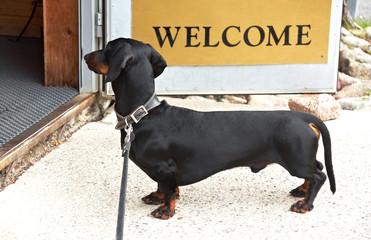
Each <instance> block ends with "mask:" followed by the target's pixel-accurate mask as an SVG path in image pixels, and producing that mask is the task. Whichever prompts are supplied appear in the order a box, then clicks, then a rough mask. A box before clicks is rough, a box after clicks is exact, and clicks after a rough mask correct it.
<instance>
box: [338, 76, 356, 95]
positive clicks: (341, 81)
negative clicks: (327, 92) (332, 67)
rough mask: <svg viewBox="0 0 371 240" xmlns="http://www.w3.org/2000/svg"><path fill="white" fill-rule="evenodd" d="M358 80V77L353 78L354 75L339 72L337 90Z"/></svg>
mask: <svg viewBox="0 0 371 240" xmlns="http://www.w3.org/2000/svg"><path fill="white" fill-rule="evenodd" d="M359 81H360V80H359V79H358V78H354V77H351V76H348V75H346V74H345V73H342V72H339V75H338V86H337V90H338V91H339V90H341V89H342V88H343V87H346V86H349V85H352V84H354V83H357V82H359Z"/></svg>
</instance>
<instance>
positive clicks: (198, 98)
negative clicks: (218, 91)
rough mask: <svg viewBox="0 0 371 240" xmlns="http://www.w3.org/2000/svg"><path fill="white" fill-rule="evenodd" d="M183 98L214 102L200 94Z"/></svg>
mask: <svg viewBox="0 0 371 240" xmlns="http://www.w3.org/2000/svg"><path fill="white" fill-rule="evenodd" d="M185 99H188V100H196V101H202V102H215V100H212V99H209V98H205V97H201V96H188V97H186V98H185Z"/></svg>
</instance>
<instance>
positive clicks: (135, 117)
mask: <svg viewBox="0 0 371 240" xmlns="http://www.w3.org/2000/svg"><path fill="white" fill-rule="evenodd" d="M160 104H161V103H160V101H159V100H158V98H157V96H156V94H153V95H152V97H151V98H150V99H149V100H148V101H147V102H146V103H145V104H144V105H142V106H140V107H138V108H137V109H136V110H135V111H133V112H132V113H131V114H129V115H127V116H125V117H123V116H121V115H120V114H119V113H118V112H117V111H116V109H115V112H116V116H117V119H118V123H117V125H116V129H118V130H121V129H124V130H125V132H126V137H125V139H124V144H123V146H122V156H123V157H124V166H123V169H122V177H121V188H120V200H119V209H118V214H117V227H116V240H122V239H123V238H124V220H125V205H126V187H127V183H128V168H129V154H130V147H131V142H132V141H133V140H134V138H135V135H134V133H133V126H132V124H134V123H138V122H139V121H140V120H141V119H142V118H143V117H145V116H147V114H148V111H149V110H151V109H153V108H155V107H157V106H159V105H160Z"/></svg>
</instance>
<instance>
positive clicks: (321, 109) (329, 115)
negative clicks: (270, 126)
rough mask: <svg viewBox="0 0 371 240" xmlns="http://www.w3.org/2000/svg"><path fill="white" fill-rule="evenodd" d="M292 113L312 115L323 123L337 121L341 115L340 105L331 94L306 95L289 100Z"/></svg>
mask: <svg viewBox="0 0 371 240" xmlns="http://www.w3.org/2000/svg"><path fill="white" fill-rule="evenodd" d="M288 104H289V108H290V110H292V111H301V112H307V113H311V114H313V115H315V116H317V117H318V118H320V119H321V120H322V121H327V120H332V119H336V118H338V117H339V115H340V112H339V111H340V109H341V107H340V104H339V103H338V102H337V101H336V100H335V98H334V97H332V96H331V95H330V94H304V95H299V96H295V97H291V98H290V99H289V102H288Z"/></svg>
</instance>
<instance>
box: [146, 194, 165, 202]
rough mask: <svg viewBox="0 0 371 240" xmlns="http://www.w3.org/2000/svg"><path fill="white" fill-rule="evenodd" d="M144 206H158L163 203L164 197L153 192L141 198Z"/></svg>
mask: <svg viewBox="0 0 371 240" xmlns="http://www.w3.org/2000/svg"><path fill="white" fill-rule="evenodd" d="M142 201H143V202H144V203H145V204H152V205H159V204H163V203H164V202H165V197H164V194H163V193H158V192H153V193H151V194H149V195H147V196H145V197H143V198H142Z"/></svg>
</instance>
